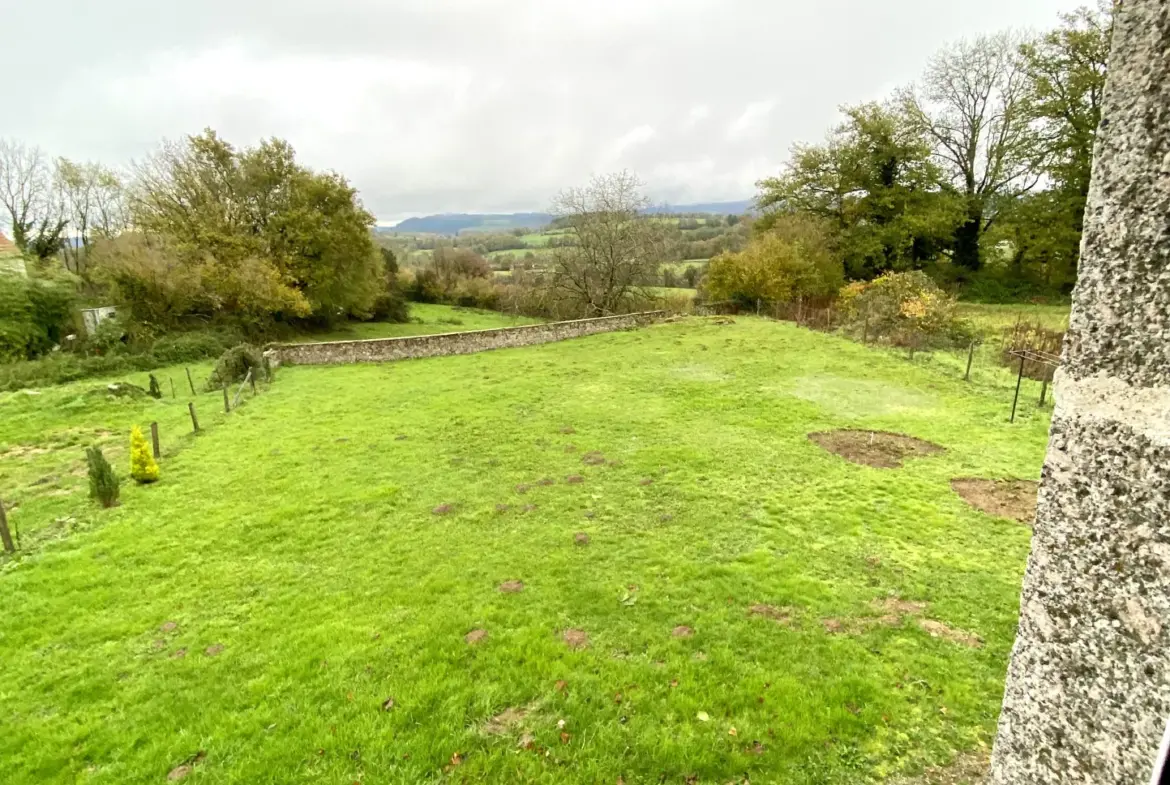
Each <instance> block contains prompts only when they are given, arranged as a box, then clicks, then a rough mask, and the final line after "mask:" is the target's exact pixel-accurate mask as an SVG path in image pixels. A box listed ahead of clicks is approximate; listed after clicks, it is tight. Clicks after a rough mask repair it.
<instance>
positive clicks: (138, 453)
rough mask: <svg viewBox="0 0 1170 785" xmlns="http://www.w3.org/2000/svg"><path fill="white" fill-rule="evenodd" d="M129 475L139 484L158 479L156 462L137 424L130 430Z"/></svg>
mask: <svg viewBox="0 0 1170 785" xmlns="http://www.w3.org/2000/svg"><path fill="white" fill-rule="evenodd" d="M130 476H131V477H133V478H134V481H135V482H137V483H139V484H140V485H147V484H149V483H152V482H156V481H157V480H158V463H156V462H155V460H154V456H153V455H152V454H151V451H150V445H149V444H148V443H147V441H146V437H145V436H143V435H142V429H141V428H139V427H138V426H137V425H135V426H134V428H133V429H132V430H131V431H130Z"/></svg>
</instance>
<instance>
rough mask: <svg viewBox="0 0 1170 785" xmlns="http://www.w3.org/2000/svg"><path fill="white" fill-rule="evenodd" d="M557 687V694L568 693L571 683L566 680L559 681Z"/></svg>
mask: <svg viewBox="0 0 1170 785" xmlns="http://www.w3.org/2000/svg"><path fill="white" fill-rule="evenodd" d="M556 687H557V692H568V690H569V682H567V681H565V680H564V679H557V685H556Z"/></svg>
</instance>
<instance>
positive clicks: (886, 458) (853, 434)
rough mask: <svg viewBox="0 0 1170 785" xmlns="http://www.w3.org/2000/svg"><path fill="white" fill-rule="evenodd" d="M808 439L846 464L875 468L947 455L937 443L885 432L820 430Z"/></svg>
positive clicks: (892, 466)
mask: <svg viewBox="0 0 1170 785" xmlns="http://www.w3.org/2000/svg"><path fill="white" fill-rule="evenodd" d="M808 438H810V439H812V440H813V441H814V442H816V443H817V444H818V445H820V446H821V447H822V448H824V449H826V450H828V451H829V452H831V453H833V454H834V455H840V456H841V457H842V458H844V459H845V460H847V461H851V462H853V463H859V464H862V465H863V466H873V467H875V468H878V469H897V468H899V467H900V466H901V465H902V462H903V461H904V460H905V459H907V458H918V457H924V456H927V455H937V454H939V453H941V452H946V449H945V448H943V447H940V446H939V445H937V444H932V443H931V442H928V441H924V440H922V439H915V438H914V437H913V436H906V435H904V434H900V433H886V432H884V431H854V430H842V431H823V432H821V433H810V434H809V435H808Z"/></svg>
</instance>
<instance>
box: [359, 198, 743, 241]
mask: <svg viewBox="0 0 1170 785" xmlns="http://www.w3.org/2000/svg"><path fill="white" fill-rule="evenodd" d="M751 209H752V202H751V200H749V199H743V200H740V201H737V202H702V203H699V204H667V205H656V206H654V207H651V208H649V209H648V210H647V211H646V212H648V213H651V214H654V215H664V214H669V213H706V214H709V215H742V214H743V213H746V212H748V211H749V210H751ZM552 219H553V217H552V216H551V215H549V214H548V213H445V214H443V215H426V216H423V217H421V218H407V219H406V220H404V221H402V222H401V223H399V224H398V225H397V226H394V227H383V228H381V229H379V231H381V232H416V233H419V234H448V235H454V234H460V233H462V232H509V231H511V230H513V229H540V228H541V227H543V226H546V225H548V224H550V223H552Z"/></svg>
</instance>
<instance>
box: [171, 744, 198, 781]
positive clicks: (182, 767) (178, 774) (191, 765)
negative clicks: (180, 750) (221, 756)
mask: <svg viewBox="0 0 1170 785" xmlns="http://www.w3.org/2000/svg"><path fill="white" fill-rule="evenodd" d="M206 757H207V751H206V750H199V752H197V753H195V754H194V755H192V756H191V757H190V758H187V760H185V761H183V762H182V763H181V764H179V765H178V766H176V767H175V768H173V769H171V771H170V773H169V774H167V780H168V781H170V782H175V781H177V780H181V779H183V778H184V777H186V776H187V775H188V774H190V773H191V772H193V771H195V766H197V765H198V764H200V763H202V762H203V759H204V758H206Z"/></svg>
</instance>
